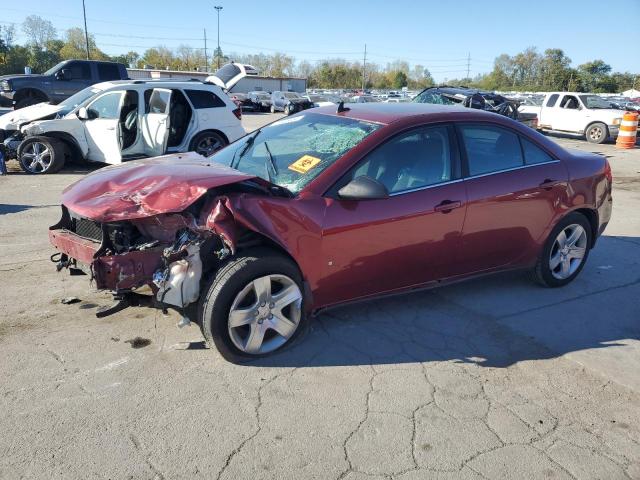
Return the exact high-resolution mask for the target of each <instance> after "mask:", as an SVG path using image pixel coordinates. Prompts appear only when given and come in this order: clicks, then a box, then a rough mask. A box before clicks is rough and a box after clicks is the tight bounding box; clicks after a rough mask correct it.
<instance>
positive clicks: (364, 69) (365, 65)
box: [362, 43, 367, 93]
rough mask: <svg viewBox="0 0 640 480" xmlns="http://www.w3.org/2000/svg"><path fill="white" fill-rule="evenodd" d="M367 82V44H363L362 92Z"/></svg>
mask: <svg viewBox="0 0 640 480" xmlns="http://www.w3.org/2000/svg"><path fill="white" fill-rule="evenodd" d="M366 84H367V44H366V43H365V44H364V58H363V59H362V93H364V88H365V87H366Z"/></svg>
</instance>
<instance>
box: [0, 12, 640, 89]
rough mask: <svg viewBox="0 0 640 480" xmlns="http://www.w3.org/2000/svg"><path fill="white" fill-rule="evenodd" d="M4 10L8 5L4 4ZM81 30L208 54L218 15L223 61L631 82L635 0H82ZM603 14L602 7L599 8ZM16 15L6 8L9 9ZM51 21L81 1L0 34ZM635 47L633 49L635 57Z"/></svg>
mask: <svg viewBox="0 0 640 480" xmlns="http://www.w3.org/2000/svg"><path fill="white" fill-rule="evenodd" d="M7 3H8V2H7ZM85 4H86V9H87V27H88V30H89V32H90V33H91V34H93V35H95V38H96V43H97V45H98V48H100V49H101V50H103V51H104V52H106V53H108V54H112V55H113V54H118V53H126V52H127V51H129V50H135V51H137V52H139V53H142V52H143V51H144V50H145V49H146V48H150V47H154V46H158V45H163V46H166V47H169V48H175V47H177V46H179V45H181V44H186V45H189V46H192V47H197V48H201V47H203V46H204V40H203V36H204V33H203V31H204V29H206V31H207V37H208V48H209V49H211V51H212V49H213V48H215V44H216V35H217V25H216V11H215V10H214V8H213V7H214V5H221V6H222V7H223V9H222V11H221V14H220V46H221V48H222V50H223V52H224V53H229V52H236V53H259V52H263V53H273V52H276V51H279V52H283V53H286V54H289V55H291V56H293V57H295V58H296V60H303V59H304V60H308V61H310V62H312V63H313V62H315V61H317V60H319V59H324V58H338V57H339V58H345V59H348V60H360V61H361V60H362V58H363V54H364V48H365V44H366V46H367V61H368V62H375V63H377V64H380V65H382V66H384V65H386V63H387V62H392V61H394V60H406V61H407V62H409V64H411V65H412V66H413V65H415V64H420V65H423V66H425V67H427V68H428V69H429V70H430V71H431V73H432V75H433V77H434V79H435V80H436V81H438V82H441V81H446V79H447V78H461V77H464V76H466V69H467V58H468V56H469V57H470V59H471V61H470V71H471V76H472V77H473V76H475V75H477V74H479V73H486V72H489V71H490V70H491V68H492V65H493V60H494V58H495V57H496V56H498V55H500V54H502V53H507V54H510V55H514V54H516V53H518V52H520V51H522V50H524V49H525V48H527V47H530V46H533V47H536V48H537V49H538V51H540V52H543V51H544V50H545V49H546V48H561V49H563V50H564V52H565V54H566V55H568V56H569V58H571V59H572V61H573V65H574V66H577V65H579V64H581V63H584V62H586V61H589V60H593V59H602V60H604V61H605V62H607V63H608V64H610V65H611V67H612V68H613V70H614V71H630V72H634V73H640V53H639V52H638V49H637V35H636V34H634V33H633V30H632V29H631V28H630V27H629V26H632V25H636V26H637V25H640V0H615V2H603V1H602V0H597V1H596V0H581V1H576V0H535V1H521V0H511V1H508V0H484V1H472V0H457V1H452V0H450V1H442V0H436V1H433V0H430V1H425V0H423V1H418V0H415V1H409V0H394V1H389V0H386V1H382V0H369V1H365V0H340V1H338V0H322V1H319V0H315V1H314V2H308V1H304V0H298V1H293V0H277V1H271V2H266V1H264V0H261V1H258V0H234V1H229V0H208V1H207V0H180V1H175V0H172V1H169V0H153V1H150V0H128V1H125V0H85ZM607 4H610V5H611V7H610V8H608V7H607ZM14 7H15V8H14ZM31 14H36V15H40V16H41V17H43V18H46V19H48V20H50V21H51V22H52V23H53V25H54V26H55V27H56V28H57V29H58V33H59V34H60V35H61V34H62V33H63V32H64V30H65V29H67V28H70V27H75V26H77V27H80V26H82V1H81V0H30V1H29V2H25V3H23V4H21V3H19V2H13V3H11V6H10V7H9V6H7V7H5V6H4V5H3V7H2V8H1V9H0V25H7V24H8V23H15V24H16V30H17V32H18V33H19V35H18V38H17V39H16V40H17V42H18V43H22V42H23V41H25V40H26V37H25V36H24V34H23V33H22V31H21V29H20V24H21V22H22V21H23V20H24V18H25V17H26V16H28V15H31ZM634 45H635V46H636V47H635V48H634Z"/></svg>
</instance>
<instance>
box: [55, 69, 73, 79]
mask: <svg viewBox="0 0 640 480" xmlns="http://www.w3.org/2000/svg"><path fill="white" fill-rule="evenodd" d="M70 78H71V72H70V71H69V70H68V69H66V68H63V69H62V70H58V71H57V72H56V80H69V79H70Z"/></svg>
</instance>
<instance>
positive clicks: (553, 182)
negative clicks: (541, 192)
mask: <svg viewBox="0 0 640 480" xmlns="http://www.w3.org/2000/svg"><path fill="white" fill-rule="evenodd" d="M560 183H561V182H560V181H558V180H551V179H550V178H545V179H544V181H543V182H542V183H540V187H541V188H544V189H545V190H551V189H552V188H553V187H555V186H556V185H559V184H560Z"/></svg>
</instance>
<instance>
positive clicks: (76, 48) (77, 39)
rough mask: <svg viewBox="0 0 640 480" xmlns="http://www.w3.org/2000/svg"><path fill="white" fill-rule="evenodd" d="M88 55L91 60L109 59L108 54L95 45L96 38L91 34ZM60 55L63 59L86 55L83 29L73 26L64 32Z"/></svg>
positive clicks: (84, 56)
mask: <svg viewBox="0 0 640 480" xmlns="http://www.w3.org/2000/svg"><path fill="white" fill-rule="evenodd" d="M89 55H90V58H91V60H109V56H108V55H107V54H105V53H104V52H102V50H100V49H99V48H98V47H97V46H96V39H95V38H94V36H93V35H91V34H90V35H89ZM60 56H61V57H62V59H63V60H69V59H72V58H80V59H82V58H86V57H87V45H86V40H85V36H84V30H83V29H81V28H78V27H75V28H70V29H68V30H67V31H66V32H65V40H64V45H63V47H62V48H61V49H60Z"/></svg>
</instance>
